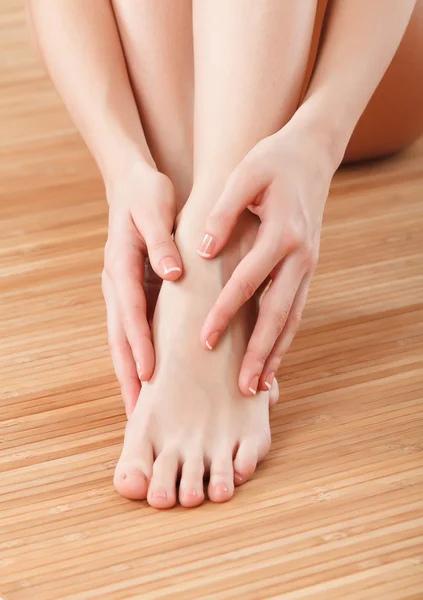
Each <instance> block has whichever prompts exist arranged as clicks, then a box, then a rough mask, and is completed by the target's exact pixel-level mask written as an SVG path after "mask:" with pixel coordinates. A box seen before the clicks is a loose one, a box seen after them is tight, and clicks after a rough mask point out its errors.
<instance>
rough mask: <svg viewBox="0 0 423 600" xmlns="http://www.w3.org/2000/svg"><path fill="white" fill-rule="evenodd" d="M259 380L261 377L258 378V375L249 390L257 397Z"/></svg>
mask: <svg viewBox="0 0 423 600" xmlns="http://www.w3.org/2000/svg"><path fill="white" fill-rule="evenodd" d="M258 380H259V377H258V375H256V376H255V377H253V378H252V380H251V381H250V387H249V388H248V389H249V391H250V392H251V393H252V394H253V396H255V395H256V393H257V386H258Z"/></svg>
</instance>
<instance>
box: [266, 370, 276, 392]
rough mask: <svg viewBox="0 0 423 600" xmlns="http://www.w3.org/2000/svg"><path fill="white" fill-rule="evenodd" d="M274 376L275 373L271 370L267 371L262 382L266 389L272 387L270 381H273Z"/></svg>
mask: <svg viewBox="0 0 423 600" xmlns="http://www.w3.org/2000/svg"><path fill="white" fill-rule="evenodd" d="M274 377H275V374H274V372H273V371H272V372H271V373H269V375H268V376H267V377H266V381H265V382H264V385H265V386H266V387H267V389H268V390H270V388H271V387H272V381H273V378H274Z"/></svg>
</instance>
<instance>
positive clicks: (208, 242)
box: [197, 233, 216, 258]
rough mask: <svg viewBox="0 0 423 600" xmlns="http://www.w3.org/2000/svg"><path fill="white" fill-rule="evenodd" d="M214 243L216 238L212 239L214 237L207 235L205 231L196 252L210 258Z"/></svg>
mask: <svg viewBox="0 0 423 600" xmlns="http://www.w3.org/2000/svg"><path fill="white" fill-rule="evenodd" d="M215 245H216V240H215V239H214V237H213V236H211V235H209V234H208V233H206V234H205V236H204V237H203V241H202V242H201V244H200V245H199V246H198V248H197V254H199V255H200V256H202V257H203V258H210V256H211V255H212V252H213V250H214V247H215Z"/></svg>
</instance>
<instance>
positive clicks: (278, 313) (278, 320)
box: [272, 309, 288, 336]
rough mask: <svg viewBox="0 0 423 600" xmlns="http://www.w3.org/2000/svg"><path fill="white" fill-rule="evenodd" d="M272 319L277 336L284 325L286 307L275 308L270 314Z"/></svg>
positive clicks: (286, 315)
mask: <svg viewBox="0 0 423 600" xmlns="http://www.w3.org/2000/svg"><path fill="white" fill-rule="evenodd" d="M272 319H273V322H274V324H275V328H276V333H277V335H278V336H279V335H280V334H281V333H282V331H283V329H284V327H285V325H286V321H287V319H288V311H287V310H286V309H279V310H275V311H274V312H273V314H272Z"/></svg>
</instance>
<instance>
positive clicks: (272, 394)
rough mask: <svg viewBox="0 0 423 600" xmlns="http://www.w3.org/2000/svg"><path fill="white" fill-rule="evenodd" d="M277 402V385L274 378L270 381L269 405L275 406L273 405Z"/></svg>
mask: <svg viewBox="0 0 423 600" xmlns="http://www.w3.org/2000/svg"><path fill="white" fill-rule="evenodd" d="M278 400H279V383H278V382H277V380H276V377H274V379H273V381H272V387H271V388H270V393H269V405H270V406H275V404H276V403H277V401H278Z"/></svg>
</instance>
